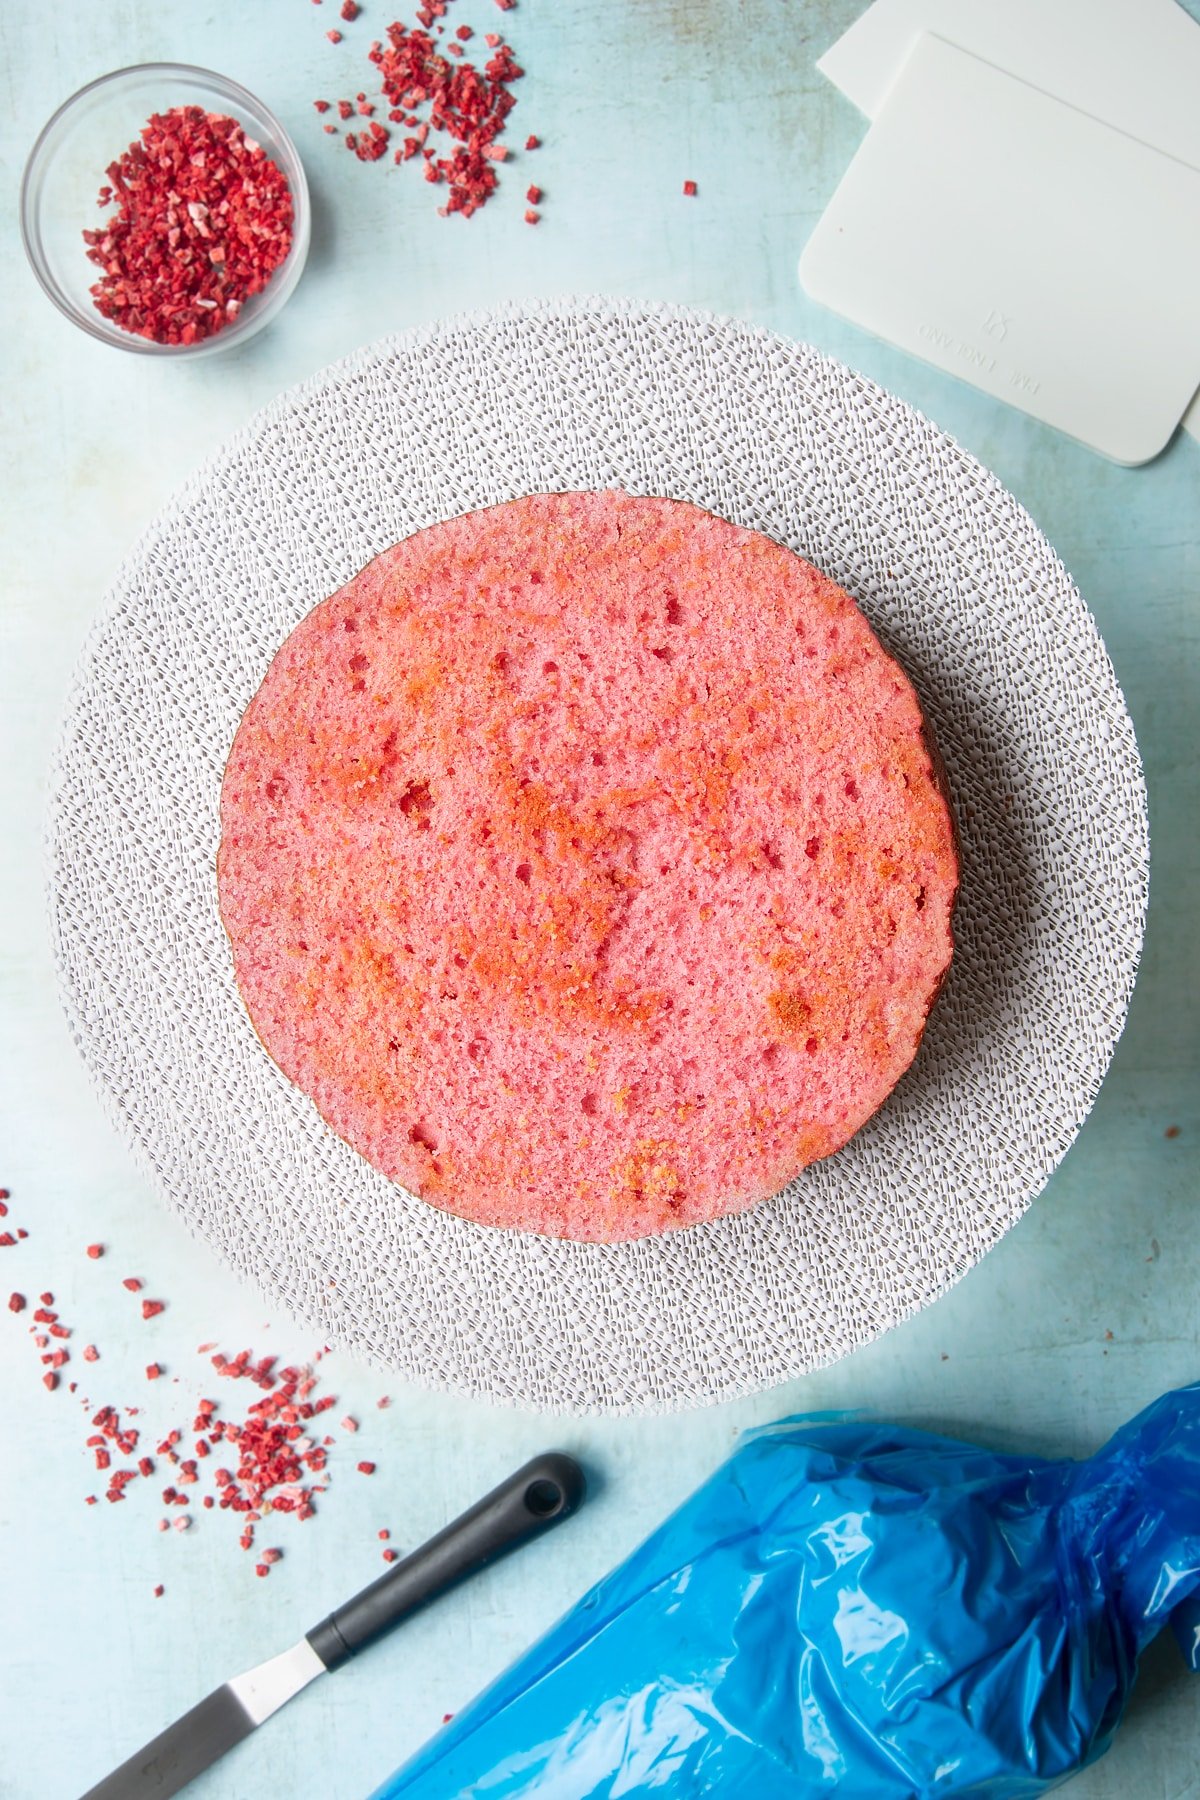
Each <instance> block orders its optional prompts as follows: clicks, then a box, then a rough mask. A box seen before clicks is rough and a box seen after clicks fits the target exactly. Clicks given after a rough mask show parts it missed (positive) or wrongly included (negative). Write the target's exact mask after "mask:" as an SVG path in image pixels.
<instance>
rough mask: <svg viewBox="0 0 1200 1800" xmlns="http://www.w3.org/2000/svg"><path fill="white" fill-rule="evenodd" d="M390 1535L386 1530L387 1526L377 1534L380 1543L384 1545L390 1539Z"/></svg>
mask: <svg viewBox="0 0 1200 1800" xmlns="http://www.w3.org/2000/svg"><path fill="white" fill-rule="evenodd" d="M391 1535H392V1534H391V1532H390V1531H389V1530H388V1528H387V1526H386V1525H385V1526H384V1528H383V1530H382V1531H381V1532H380V1533H379V1537H380V1540H381V1542H383V1543H385V1544H386V1543H387V1541H388V1539H389V1538H390V1537H391Z"/></svg>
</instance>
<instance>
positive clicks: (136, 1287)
mask: <svg viewBox="0 0 1200 1800" xmlns="http://www.w3.org/2000/svg"><path fill="white" fill-rule="evenodd" d="M121 1286H122V1287H123V1288H128V1289H129V1292H130V1293H131V1294H140V1293H141V1291H142V1283H141V1282H140V1281H139V1280H138V1278H137V1276H136V1275H127V1276H126V1277H125V1279H124V1281H123V1282H122V1283H121Z"/></svg>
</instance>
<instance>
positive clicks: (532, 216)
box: [525, 206, 542, 225]
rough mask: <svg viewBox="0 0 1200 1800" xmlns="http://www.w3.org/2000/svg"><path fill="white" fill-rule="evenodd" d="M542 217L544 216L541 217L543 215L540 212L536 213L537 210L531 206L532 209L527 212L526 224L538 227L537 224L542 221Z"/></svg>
mask: <svg viewBox="0 0 1200 1800" xmlns="http://www.w3.org/2000/svg"><path fill="white" fill-rule="evenodd" d="M541 216H542V215H541V213H540V212H537V211H536V210H535V209H534V208H533V207H532V206H531V207H529V208H528V209H527V210H526V213H525V223H526V224H527V225H536V224H537V222H538V220H539V219H540V218H541Z"/></svg>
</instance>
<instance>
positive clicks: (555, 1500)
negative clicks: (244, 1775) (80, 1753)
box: [83, 1453, 585, 1800]
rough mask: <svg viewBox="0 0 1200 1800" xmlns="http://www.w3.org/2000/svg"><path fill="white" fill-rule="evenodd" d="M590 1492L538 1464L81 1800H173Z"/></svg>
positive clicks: (573, 1467) (579, 1474) (567, 1474)
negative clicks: (319, 1685)
mask: <svg viewBox="0 0 1200 1800" xmlns="http://www.w3.org/2000/svg"><path fill="white" fill-rule="evenodd" d="M584 1492H585V1487H584V1479H583V1471H582V1470H581V1469H580V1467H579V1464H578V1463H576V1462H574V1461H573V1460H572V1459H571V1457H569V1456H560V1455H558V1454H556V1453H551V1454H549V1455H547V1456H537V1457H534V1459H533V1461H532V1462H528V1463H526V1464H525V1466H524V1467H523V1468H521V1469H518V1470H517V1472H516V1474H515V1475H511V1476H510V1477H509V1479H508V1480H507V1481H505V1482H503V1483H502V1484H501V1485H500V1486H499V1487H498V1488H494V1489H493V1491H492V1492H491V1493H490V1494H488V1495H486V1496H485V1497H484V1499H482V1500H480V1501H479V1502H478V1503H477V1504H476V1505H475V1506H473V1507H471V1509H470V1511H469V1512H465V1513H463V1515H462V1516H461V1518H458V1519H455V1520H454V1522H453V1524H450V1525H447V1526H446V1528H445V1530H444V1531H440V1532H439V1533H438V1534H437V1536H436V1537H433V1538H430V1540H429V1542H428V1543H427V1544H423V1545H422V1546H421V1548H420V1549H419V1550H414V1552H413V1553H412V1555H411V1556H407V1557H405V1558H404V1560H403V1561H402V1562H398V1563H397V1564H396V1565H395V1567H394V1568H393V1569H389V1571H388V1573H387V1574H386V1575H382V1576H380V1578H379V1580H378V1581H374V1582H372V1583H371V1585H370V1587H367V1588H364V1589H363V1591H362V1593H361V1594H356V1595H355V1597H354V1599H353V1600H350V1601H348V1602H347V1603H346V1605H345V1606H341V1607H339V1608H338V1609H337V1611H336V1612H332V1613H330V1614H329V1616H328V1618H326V1619H322V1621H321V1623H320V1624H319V1625H316V1626H314V1627H313V1629H312V1630H311V1631H310V1632H309V1633H308V1634H307V1636H305V1637H302V1638H301V1639H300V1642H299V1643H298V1644H294V1645H293V1646H292V1648H291V1649H290V1650H285V1651H283V1653H282V1654H281V1655H279V1656H273V1657H271V1658H270V1660H269V1661H267V1662H264V1663H260V1664H259V1665H258V1667H257V1668H255V1669H250V1670H248V1671H247V1673H246V1674H245V1675H237V1676H235V1677H234V1679H233V1680H232V1681H227V1682H226V1683H225V1684H224V1686H223V1687H219V1688H215V1689H214V1690H213V1692H212V1693H211V1694H209V1695H208V1696H207V1698H206V1699H204V1700H201V1701H200V1703H199V1705H198V1706H193V1707H192V1709H191V1711H190V1712H186V1713H184V1714H183V1716H182V1718H179V1719H176V1721H175V1723H174V1724H173V1725H169V1726H168V1727H167V1729H166V1730H165V1731H162V1732H160V1733H159V1735H158V1736H157V1737H156V1738H152V1739H151V1741H150V1742H149V1743H148V1744H145V1745H143V1747H142V1749H140V1750H139V1751H138V1752H137V1753H136V1754H135V1755H134V1756H131V1757H130V1758H129V1759H128V1760H127V1761H126V1762H123V1763H122V1764H121V1766H120V1768H119V1769H114V1771H113V1773H112V1774H111V1775H108V1776H106V1777H105V1778H104V1780H103V1781H101V1782H98V1783H97V1785H96V1786H95V1787H92V1788H89V1789H88V1791H87V1793H86V1794H85V1795H84V1796H83V1800H168V1797H169V1796H170V1795H172V1794H177V1793H178V1792H179V1790H180V1789H181V1788H183V1787H186V1786H187V1784H188V1782H189V1781H192V1780H194V1779H195V1777H196V1776H197V1775H199V1774H201V1773H202V1772H203V1771H204V1770H205V1769H207V1768H208V1767H209V1766H210V1764H212V1763H214V1762H216V1760H217V1758H218V1757H221V1756H224V1754H225V1752H226V1751H227V1750H232V1749H233V1747H234V1745H235V1744H240V1743H241V1741H242V1739H243V1738H246V1737H249V1735H250V1733H251V1732H252V1731H253V1730H254V1729H255V1728H256V1727H257V1726H259V1725H261V1724H262V1723H263V1721H264V1719H269V1718H270V1717H271V1714H272V1713H275V1712H278V1711H279V1708H280V1707H281V1706H285V1705H286V1704H287V1702H288V1701H289V1700H291V1699H292V1698H293V1697H294V1696H295V1695H296V1694H298V1693H299V1692H300V1690H301V1689H302V1688H306V1687H307V1686H308V1684H309V1682H310V1681H315V1680H316V1678H317V1676H318V1675H324V1674H325V1672H326V1671H327V1670H328V1669H335V1668H337V1666H338V1664H339V1663H342V1662H345V1661H346V1660H347V1658H348V1657H351V1656H355V1655H357V1653H358V1651H360V1650H363V1649H365V1648H366V1646H367V1645H368V1644H370V1643H373V1642H374V1641H375V1639H376V1638H378V1637H382V1635H383V1634H384V1632H386V1631H390V1630H391V1628H392V1627H393V1625H398V1624H399V1623H400V1621H401V1620H402V1619H406V1618H408V1616H409V1615H410V1614H411V1613H414V1612H416V1611H417V1609H418V1608H419V1607H421V1606H424V1605H425V1603H426V1602H427V1601H429V1600H432V1599H434V1598H435V1597H436V1596H437V1595H438V1594H442V1593H445V1591H446V1589H447V1588H450V1587H453V1586H454V1585H455V1583H456V1582H459V1581H461V1580H462V1579H463V1578H464V1577H465V1576H467V1575H471V1574H474V1573H475V1571H476V1570H478V1569H482V1568H484V1567H485V1566H486V1564H488V1563H490V1562H494V1561H495V1560H496V1558H497V1557H500V1556H503V1555H505V1554H506V1553H507V1552H508V1551H510V1550H515V1549H516V1548H517V1546H518V1545H520V1544H523V1543H526V1542H527V1541H528V1540H529V1539H530V1538H532V1537H536V1536H538V1535H539V1534H540V1533H541V1532H543V1531H545V1530H546V1529H547V1528H548V1527H549V1526H551V1525H556V1524H557V1523H558V1522H559V1520H560V1519H565V1518H567V1517H569V1515H570V1514H571V1513H573V1512H574V1511H575V1510H576V1509H577V1507H578V1506H579V1505H580V1503H581V1501H582V1500H583V1497H584Z"/></svg>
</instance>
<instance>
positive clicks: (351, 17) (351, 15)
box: [341, 0, 362, 25]
mask: <svg viewBox="0 0 1200 1800" xmlns="http://www.w3.org/2000/svg"><path fill="white" fill-rule="evenodd" d="M361 11H362V7H361V6H360V5H359V4H358V0H342V12H341V16H342V18H343V19H345V21H346V23H347V25H353V23H354V21H355V19H357V17H358V15H359V13H360V12H361Z"/></svg>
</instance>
